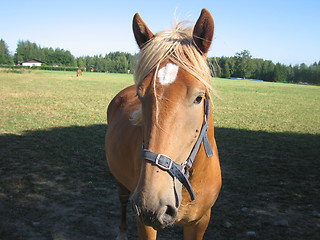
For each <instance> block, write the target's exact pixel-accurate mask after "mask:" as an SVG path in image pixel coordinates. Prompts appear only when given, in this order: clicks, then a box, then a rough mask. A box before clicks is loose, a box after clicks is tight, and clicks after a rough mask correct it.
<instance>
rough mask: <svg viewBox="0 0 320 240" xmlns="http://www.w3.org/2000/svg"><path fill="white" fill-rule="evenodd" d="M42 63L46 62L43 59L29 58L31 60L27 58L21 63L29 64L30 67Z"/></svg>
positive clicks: (23, 64)
mask: <svg viewBox="0 0 320 240" xmlns="http://www.w3.org/2000/svg"><path fill="white" fill-rule="evenodd" d="M42 63H44V62H42V61H40V60H38V59H29V60H27V61H25V62H22V63H21V65H22V66H28V67H33V66H35V67H41V64H42Z"/></svg>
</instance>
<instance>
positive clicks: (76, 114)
mask: <svg viewBox="0 0 320 240" xmlns="http://www.w3.org/2000/svg"><path fill="white" fill-rule="evenodd" d="M0 81H1V90H0V91H1V92H0V100H1V103H0V104H1V105H0V116H1V118H0V122H1V125H0V133H22V132H23V131H25V130H35V129H47V128H53V127H60V126H87V125H92V124H100V123H106V109H107V106H108V103H109V102H110V100H111V99H112V97H113V96H114V95H115V94H116V93H117V92H118V91H120V90H121V89H122V88H123V87H125V86H127V85H130V84H132V83H133V80H132V76H131V75H124V74H104V73H84V74H83V76H81V77H76V75H75V73H74V72H50V71H34V72H30V73H24V74H14V73H4V72H0Z"/></svg>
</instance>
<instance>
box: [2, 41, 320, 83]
mask: <svg viewBox="0 0 320 240" xmlns="http://www.w3.org/2000/svg"><path fill="white" fill-rule="evenodd" d="M28 59H38V60H41V61H43V62H45V65H46V66H52V65H59V66H60V67H70V68H80V69H82V70H86V71H95V72H111V73H129V72H131V73H133V71H134V65H135V59H136V56H135V55H132V54H130V53H124V52H111V53H108V54H105V55H104V56H103V55H101V54H100V55H95V56H83V57H77V58H75V57H74V56H73V55H72V54H71V53H70V51H66V50H64V49H60V48H56V49H53V48H46V47H41V46H39V45H37V44H36V43H32V42H30V41H19V42H18V44H17V48H16V51H15V53H14V54H13V55H11V54H10V52H9V50H8V46H7V44H6V43H5V41H4V40H3V39H1V40H0V65H14V64H18V63H20V62H22V61H26V60H28ZM208 64H209V66H210V67H211V70H212V73H213V76H215V77H221V78H246V79H259V80H264V81H270V82H289V83H303V82H304V83H310V84H320V61H319V62H315V63H314V64H312V65H309V66H308V65H306V64H304V63H303V64H300V65H295V66H292V65H289V66H287V65H284V64H281V63H276V64H275V63H273V62H272V61H270V60H264V59H260V58H252V56H251V54H250V52H249V51H248V50H244V51H242V52H240V53H236V54H235V56H233V57H213V58H209V59H208Z"/></svg>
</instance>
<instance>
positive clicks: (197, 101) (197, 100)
mask: <svg viewBox="0 0 320 240" xmlns="http://www.w3.org/2000/svg"><path fill="white" fill-rule="evenodd" d="M202 98H203V97H202V96H198V97H197V98H196V99H195V100H194V101H193V103H194V104H200V103H201V101H202Z"/></svg>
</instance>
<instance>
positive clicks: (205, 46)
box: [132, 9, 214, 229]
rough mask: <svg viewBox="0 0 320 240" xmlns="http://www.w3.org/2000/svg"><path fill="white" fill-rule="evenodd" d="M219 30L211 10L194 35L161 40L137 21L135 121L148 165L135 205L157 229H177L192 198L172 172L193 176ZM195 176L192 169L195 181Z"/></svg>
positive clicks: (187, 32) (170, 34)
mask: <svg viewBox="0 0 320 240" xmlns="http://www.w3.org/2000/svg"><path fill="white" fill-rule="evenodd" d="M213 30H214V23H213V19H212V16H211V15H210V13H209V12H208V11H207V10H205V9H204V10H202V12H201V15H200V17H199V19H198V20H197V22H196V24H195V26H194V27H193V29H192V28H184V27H182V26H181V25H177V27H176V28H175V29H173V30H170V31H163V32H160V33H158V34H153V33H152V32H151V31H150V29H149V28H148V26H147V25H146V23H145V22H144V21H143V20H142V19H141V17H140V16H139V14H136V15H135V16H134V19H133V31H134V36H135V39H136V41H137V43H138V45H139V47H140V49H141V51H140V55H139V58H138V63H137V68H136V73H135V82H136V92H137V96H138V98H139V100H140V102H141V108H140V109H139V110H138V111H136V112H135V113H134V114H133V115H132V121H133V122H134V123H135V124H137V125H141V129H142V130H143V146H141V148H142V149H144V150H143V151H142V152H143V156H142V159H143V158H144V160H142V163H141V171H140V177H139V181H138V184H137V187H136V189H135V191H134V193H133V195H132V201H133V206H134V210H135V212H136V214H137V215H138V216H139V218H140V220H141V221H142V222H143V223H144V224H146V225H150V226H152V227H154V228H155V229H162V228H164V227H166V226H168V225H170V224H173V223H174V222H175V221H176V219H177V216H178V211H179V207H180V204H181V200H182V196H183V197H189V196H188V192H187V191H186V193H184V194H183V191H182V189H183V185H185V184H183V185H182V183H183V182H182V181H181V180H180V179H177V177H176V176H175V175H174V174H172V173H171V172H170V171H169V170H168V168H169V167H172V165H174V166H177V168H178V169H179V171H181V172H182V173H183V174H184V176H185V175H187V174H188V173H187V172H188V171H189V170H188V168H187V166H186V160H187V159H188V158H189V156H190V154H191V152H192V150H193V149H194V147H195V145H196V144H197V142H199V140H198V139H199V137H200V135H201V132H202V128H203V126H204V121H206V114H205V112H206V111H205V108H206V107H205V105H206V104H205V103H206V102H210V93H209V92H210V78H211V77H210V70H209V68H208V66H207V63H206V57H207V53H208V50H209V47H210V44H211V41H212V37H213ZM153 153H156V155H154V157H152V154H153ZM148 158H150V159H148ZM160 160H161V161H164V162H162V163H160ZM166 161H167V162H166ZM179 166H181V167H179ZM192 172H193V169H192V168H191V169H190V179H191V178H192V174H193V173H192ZM179 174H180V173H179ZM198 174H201V173H198ZM187 181H188V180H187ZM188 182H189V181H188ZM191 189H192V188H191ZM189 198H191V199H190V201H191V200H193V199H194V197H192V196H190V197H189Z"/></svg>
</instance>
